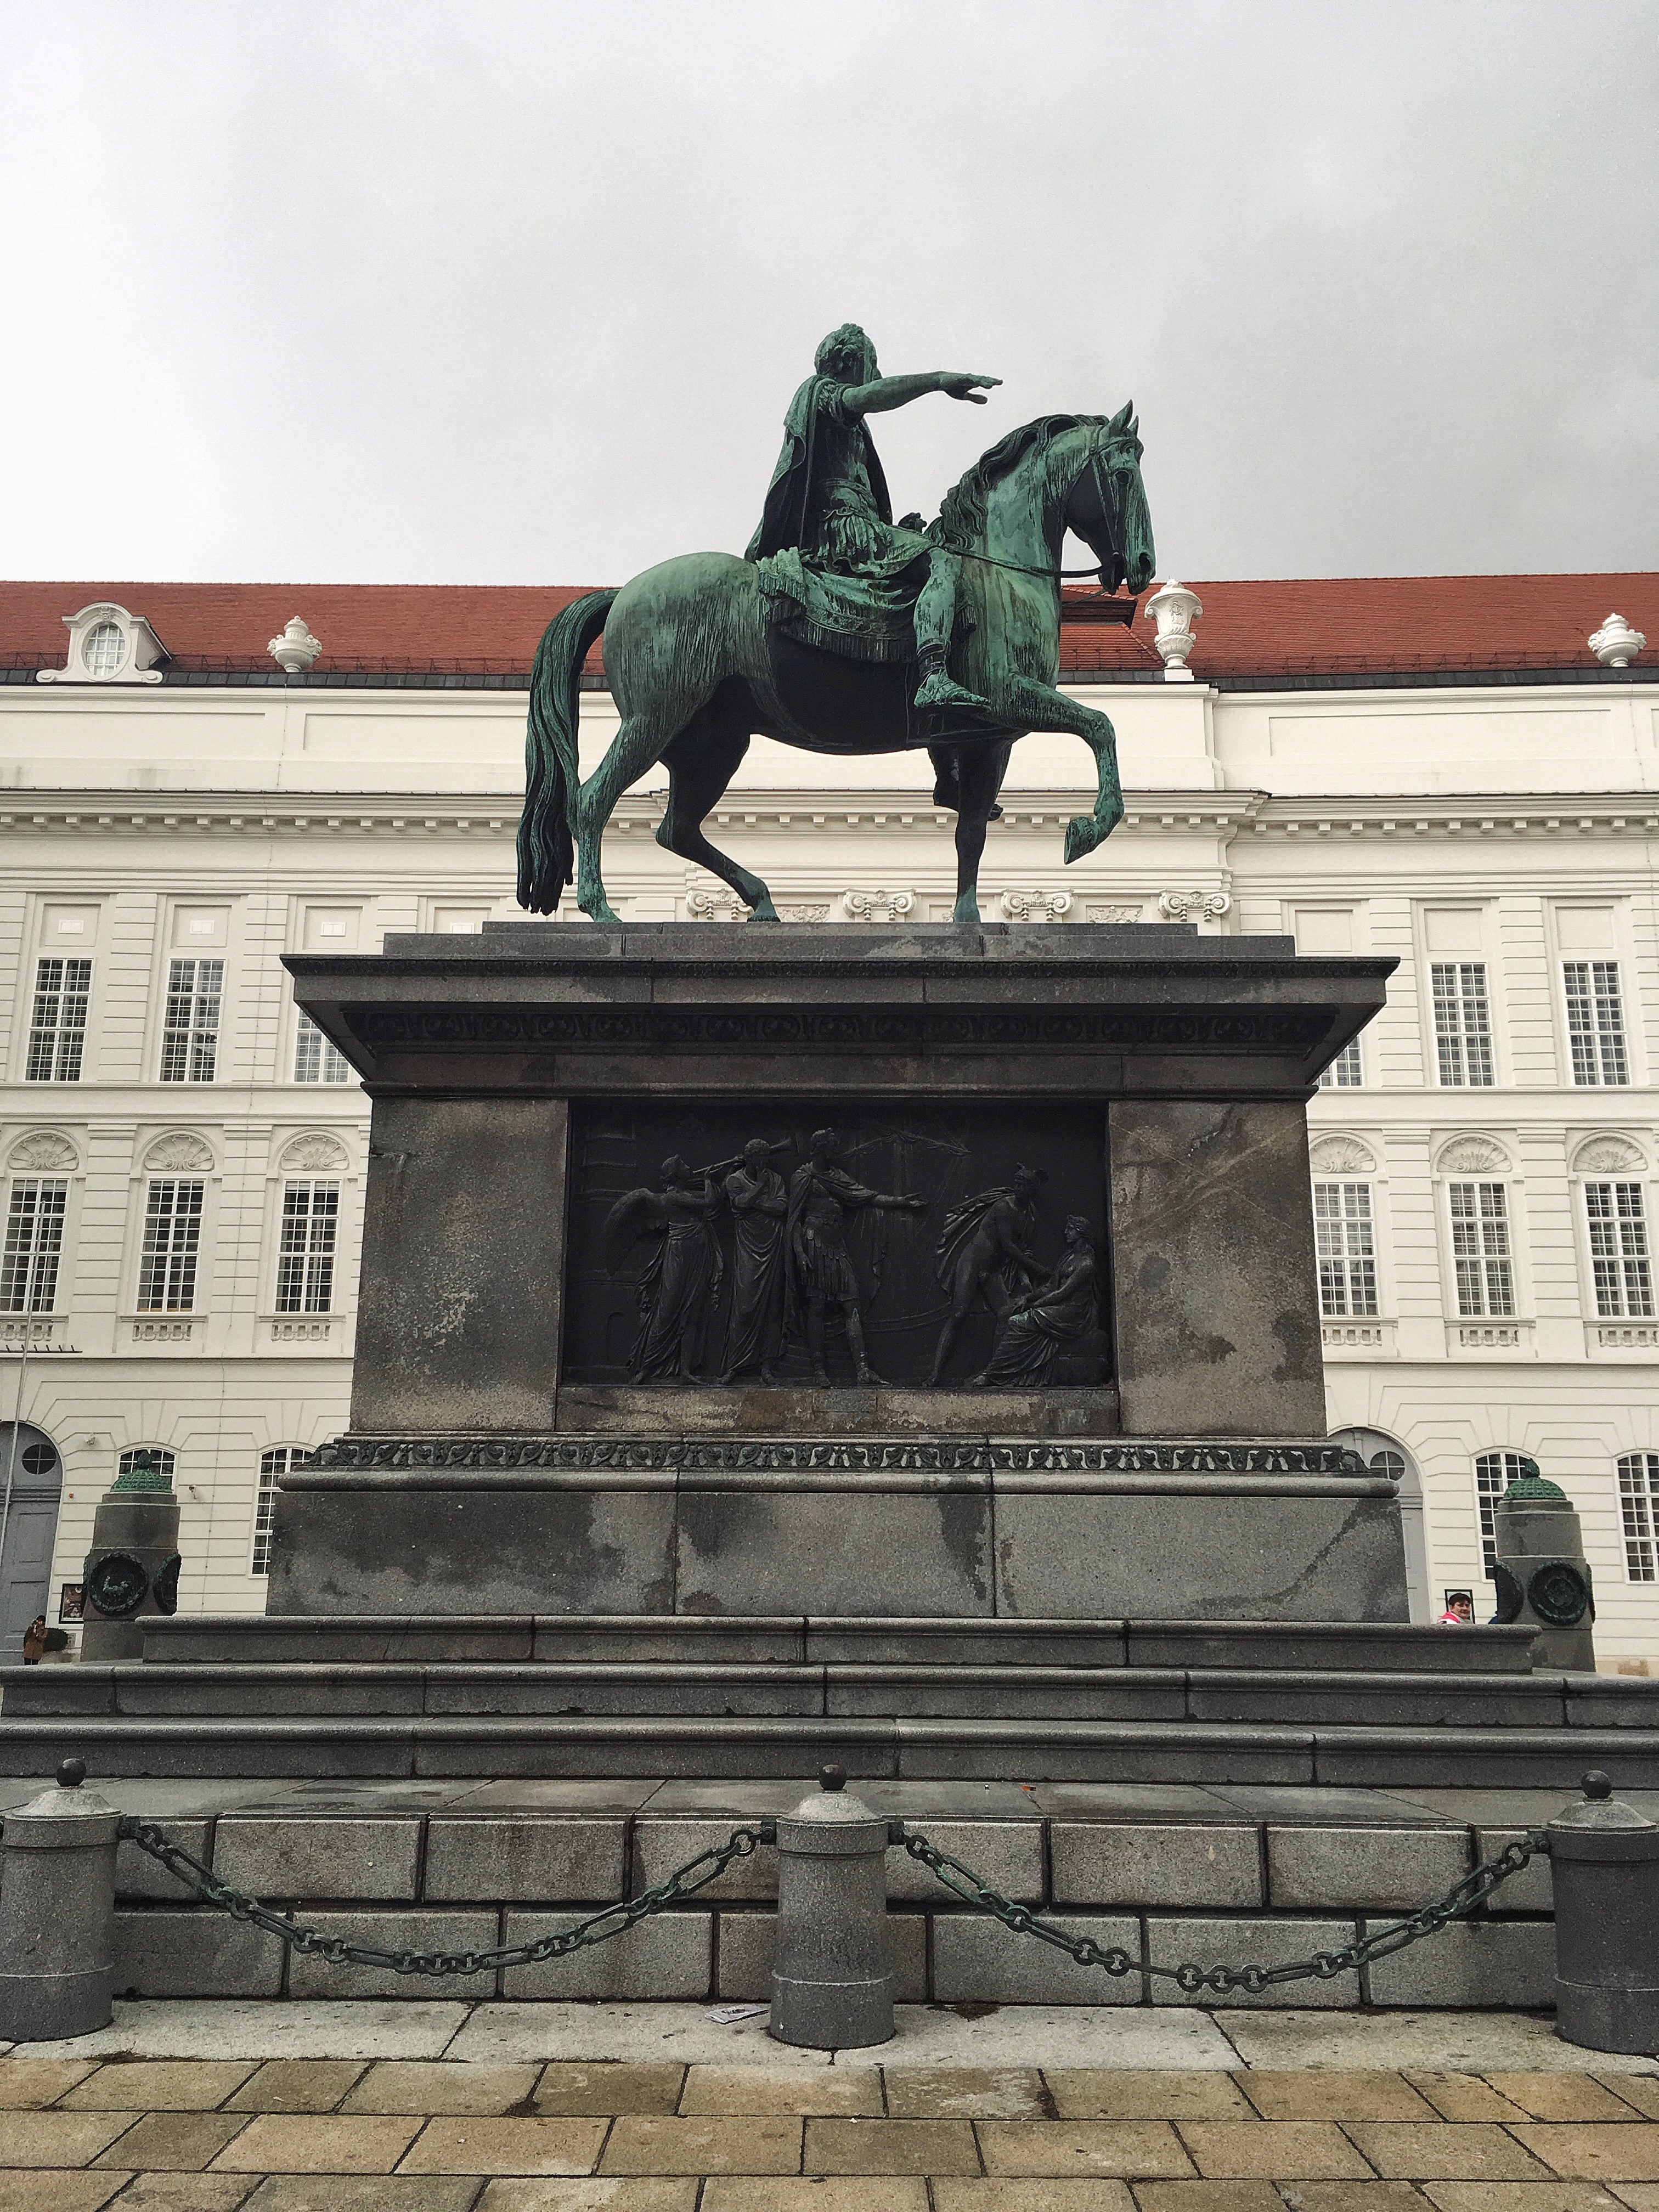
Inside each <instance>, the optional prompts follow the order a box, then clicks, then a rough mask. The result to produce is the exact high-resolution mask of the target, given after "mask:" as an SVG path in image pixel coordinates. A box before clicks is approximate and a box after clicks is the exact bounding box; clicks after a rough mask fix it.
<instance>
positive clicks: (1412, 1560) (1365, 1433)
mask: <svg viewBox="0 0 1659 2212" xmlns="http://www.w3.org/2000/svg"><path fill="white" fill-rule="evenodd" d="M1331 1441H1332V1443H1339V1444H1346V1445H1347V1447H1348V1449H1349V1450H1350V1451H1357V1452H1358V1454H1359V1456H1360V1457H1361V1459H1363V1460H1364V1462H1365V1464H1366V1466H1367V1467H1368V1468H1370V1469H1371V1470H1372V1472H1373V1473H1374V1474H1387V1475H1392V1476H1393V1478H1394V1480H1395V1481H1396V1482H1397V1483H1398V1484H1399V1485H1400V1533H1401V1536H1402V1537H1403V1539H1404V1540H1405V1546H1406V1596H1407V1602H1408V1603H1409V1605H1410V1607H1411V1617H1412V1619H1413V1620H1417V1621H1425V1620H1433V1619H1434V1612H1431V1610H1430V1607H1429V1552H1428V1545H1427V1542H1426V1541H1425V1535H1424V1529H1423V1478H1422V1476H1421V1475H1420V1474H1419V1473H1418V1471H1417V1462H1416V1461H1415V1460H1414V1459H1413V1457H1412V1455H1411V1454H1410V1453H1409V1452H1408V1451H1407V1449H1406V1447H1405V1446H1404V1445H1403V1444H1402V1443H1397V1442H1396V1441H1395V1438H1394V1437H1389V1436H1385V1435H1384V1434H1383V1431H1382V1430H1381V1429H1339V1430H1338V1431H1337V1432H1336V1434H1335V1436H1334V1437H1333V1438H1332V1439H1331ZM1438 1609H1439V1608H1438V1607H1436V1608H1435V1609H1434V1611H1435V1612H1437V1611H1438Z"/></svg>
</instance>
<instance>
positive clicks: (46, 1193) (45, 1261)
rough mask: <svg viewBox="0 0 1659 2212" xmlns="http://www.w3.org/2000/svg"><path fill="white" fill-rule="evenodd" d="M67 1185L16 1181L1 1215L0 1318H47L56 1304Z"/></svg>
mask: <svg viewBox="0 0 1659 2212" xmlns="http://www.w3.org/2000/svg"><path fill="white" fill-rule="evenodd" d="M68 1210H69V1184H68V1182H66V1181H64V1180H60V1179H59V1178H58V1177H57V1176H17V1177H16V1178H15V1181H14V1182H13V1183H12V1187H11V1205H10V1206H9V1209H8V1211H7V1214H6V1251H5V1257H4V1259H3V1261H0V1313H17V1314H20V1313H50V1312H51V1311H52V1308H53V1307H54V1306H55V1305H56V1304H57V1303H58V1260H59V1258H60V1257H61V1256H62V1254H63V1249H64V1214H65V1213H66V1212H68Z"/></svg>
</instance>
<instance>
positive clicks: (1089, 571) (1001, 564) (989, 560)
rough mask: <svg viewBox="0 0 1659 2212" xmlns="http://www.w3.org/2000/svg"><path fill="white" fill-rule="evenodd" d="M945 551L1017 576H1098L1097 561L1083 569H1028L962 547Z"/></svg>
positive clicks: (990, 554) (1016, 562)
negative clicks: (1002, 569) (1008, 570)
mask: <svg viewBox="0 0 1659 2212" xmlns="http://www.w3.org/2000/svg"><path fill="white" fill-rule="evenodd" d="M945 550H946V551H947V552H950V553H954V554H956V555H957V557H958V558H959V559H961V560H963V561H983V562H984V563H985V564H986V566H987V568H1012V570H1013V572H1014V574H1016V575H1017V576H1051V577H1052V576H1097V575H1098V574H1100V563H1099V562H1098V561H1091V562H1089V564H1088V566H1087V567H1086V568H1027V567H1026V565H1025V563H1024V562H1023V561H999V560H998V558H997V556H996V555H995V554H994V553H970V552H969V551H968V550H967V549H966V547H964V546H960V545H951V546H947V547H946V548H945Z"/></svg>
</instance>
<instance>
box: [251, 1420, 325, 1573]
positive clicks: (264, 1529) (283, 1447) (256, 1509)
mask: <svg viewBox="0 0 1659 2212" xmlns="http://www.w3.org/2000/svg"><path fill="white" fill-rule="evenodd" d="M310 1462H311V1454H310V1453H309V1452H308V1451H301V1449H300V1447H299V1446H298V1445H297V1444H278V1445H277V1447H276V1450H275V1451H268V1452H261V1453H260V1455H259V1494H258V1497H257V1498H255V1499H254V1501H253V1557H252V1561H251V1562H250V1564H249V1567H248V1572H249V1573H250V1574H255V1575H268V1574H269V1573H270V1531H271V1523H272V1522H273V1521H274V1520H275V1518H276V1491H277V1487H278V1486H279V1484H280V1483H281V1481H282V1479H283V1476H284V1475H285V1474H288V1472H289V1469H290V1468H296V1467H307V1466H309V1464H310Z"/></svg>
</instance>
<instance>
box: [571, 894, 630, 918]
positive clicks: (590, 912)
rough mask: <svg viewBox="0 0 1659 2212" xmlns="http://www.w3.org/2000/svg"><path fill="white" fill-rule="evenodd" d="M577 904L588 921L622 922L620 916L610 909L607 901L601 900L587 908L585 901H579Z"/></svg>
mask: <svg viewBox="0 0 1659 2212" xmlns="http://www.w3.org/2000/svg"><path fill="white" fill-rule="evenodd" d="M577 903H578V904H579V905H580V908H581V910H582V912H583V913H584V914H585V915H586V916H587V918H588V920H589V921H599V922H605V921H617V922H619V921H621V920H622V916H621V915H619V914H618V913H617V911H616V909H615V908H614V907H612V905H611V902H610V900H609V899H605V898H602V899H600V900H599V902H598V903H597V904H596V905H594V906H589V904H588V903H587V901H586V899H581V900H579V901H578V902H577Z"/></svg>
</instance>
